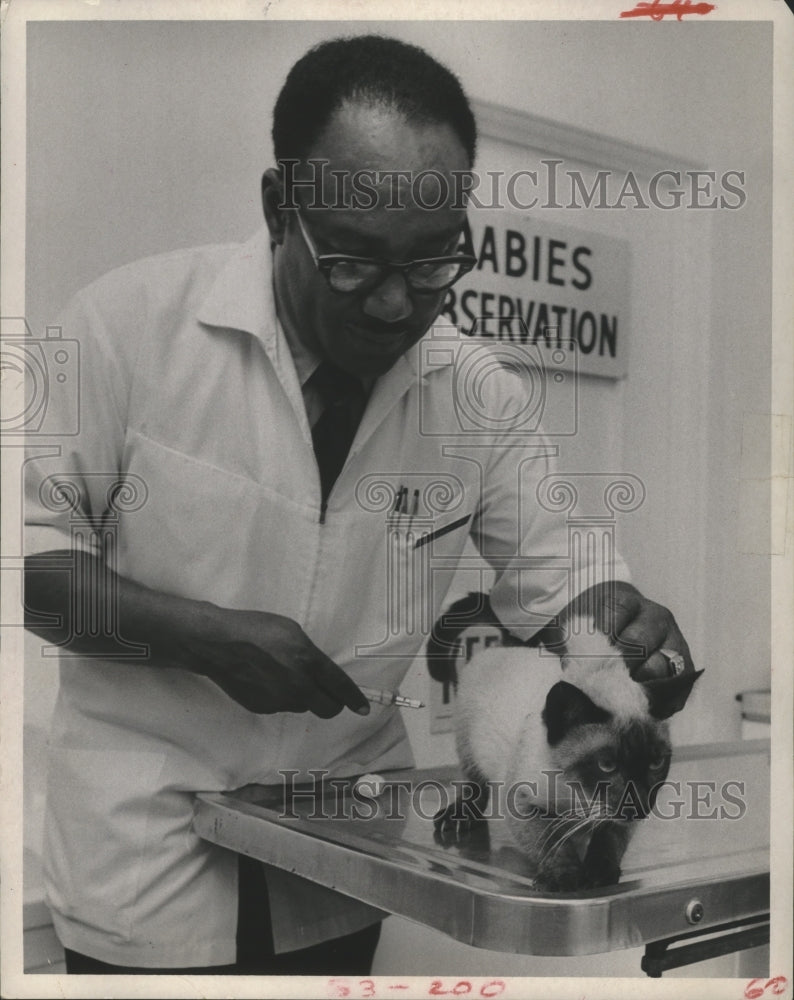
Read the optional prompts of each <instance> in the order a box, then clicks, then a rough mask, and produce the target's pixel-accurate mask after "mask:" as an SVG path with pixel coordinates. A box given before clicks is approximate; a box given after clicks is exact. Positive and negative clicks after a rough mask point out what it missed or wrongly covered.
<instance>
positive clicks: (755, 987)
mask: <svg viewBox="0 0 794 1000" xmlns="http://www.w3.org/2000/svg"><path fill="white" fill-rule="evenodd" d="M762 984H763V985H762ZM787 985H788V980H787V979H786V977H785V976H775V978H774V979H767V981H766V982H764V980H763V979H751V980H750V982H749V983H748V984H747V986H746V987H745V990H744V995H745V997H746V1000H758V997H762V996H763V995H764V994H765V993H766V992H767V991H769V992H770V993H771V994H772V995H773V996H776V997H779V996H781V995H782V994H783V993H785V992H786V986H787Z"/></svg>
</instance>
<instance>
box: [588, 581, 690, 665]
mask: <svg viewBox="0 0 794 1000" xmlns="http://www.w3.org/2000/svg"><path fill="white" fill-rule="evenodd" d="M604 591H605V592H604V594H603V596H602V601H601V604H602V614H603V615H604V620H603V624H602V623H601V622H598V624H599V628H602V629H603V631H604V632H606V633H607V634H608V635H611V636H614V637H615V639H616V640H617V644H618V646H619V648H620V649H621V651H622V652H623V655H624V657H625V659H626V662H627V663H628V665H629V670H630V671H631V676H632V677H633V678H634V680H635V681H640V682H644V681H656V680H663V679H666V678H669V677H670V676H671V670H670V660H669V658H668V657H667V656H665V654H664V653H662V652H661V650H662V649H667V650H671V651H673V652H675V653H679V654H680V655H681V656H682V657H683V660H684V673H693V672H694V670H695V665H694V663H693V662H692V657H691V655H690V653H689V646H688V645H687V643H686V640H685V639H684V637H683V635H682V634H681V630H680V629H679V627H678V625H677V624H676V621H675V618H673V615H672V613H671V612H670V611H669V610H668V609H667V608H665V607H664V606H663V605H661V604H656V603H655V602H654V601H649V600H648V598H647V597H643V595H642V594H641V593H640V592H639V591H638V590H637V589H636V588H635V587H632V586H631V585H630V584H627V583H620V582H617V581H615V582H613V583H611V584H606V585H604ZM610 591H611V593H610ZM596 621H598V618H596Z"/></svg>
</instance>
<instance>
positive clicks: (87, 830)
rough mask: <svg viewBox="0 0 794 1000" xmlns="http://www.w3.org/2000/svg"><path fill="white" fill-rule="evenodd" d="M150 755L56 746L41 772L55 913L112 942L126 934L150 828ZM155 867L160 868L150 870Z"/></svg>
mask: <svg viewBox="0 0 794 1000" xmlns="http://www.w3.org/2000/svg"><path fill="white" fill-rule="evenodd" d="M164 763H165V754H163V753H158V752H151V753H149V752H142V751H132V750H130V751H125V750H109V749H107V748H104V747H103V748H97V749H96V750H77V749H74V748H72V747H59V748H58V749H57V751H56V753H55V754H54V755H53V760H52V763H51V765H50V775H49V791H48V799H49V808H48V815H47V820H46V823H45V838H44V839H45V843H44V855H45V884H46V888H47V898H48V902H49V904H50V906H51V907H52V908H53V910H54V911H55V913H56V915H57V914H61V915H63V916H64V917H67V918H71V919H72V920H77V921H79V922H80V923H81V924H83V925H86V926H90V927H93V928H95V929H96V930H98V931H101V932H103V933H104V934H110V935H112V936H113V937H117V940H118V941H119V943H121V942H123V941H124V940H125V939H127V938H128V937H129V935H130V930H131V927H132V924H133V921H134V910H135V907H136V906H137V905H138V902H139V899H140V896H141V892H142V888H143V886H144V885H145V871H146V866H147V859H148V864H149V867H150V868H153V867H154V865H153V862H152V860H151V859H150V858H149V857H148V855H149V850H150V848H151V846H152V845H157V844H160V845H161V847H162V843H163V841H164V839H165V838H164V831H163V830H157V831H155V829H154V827H153V823H152V821H153V816H154V815H155V814H156V811H157V808H158V807H157V796H156V791H157V788H158V784H159V779H160V776H161V774H162V771H163V767H164ZM157 867H158V868H159V870H162V869H163V867H164V866H163V865H162V864H160V865H159V866H157Z"/></svg>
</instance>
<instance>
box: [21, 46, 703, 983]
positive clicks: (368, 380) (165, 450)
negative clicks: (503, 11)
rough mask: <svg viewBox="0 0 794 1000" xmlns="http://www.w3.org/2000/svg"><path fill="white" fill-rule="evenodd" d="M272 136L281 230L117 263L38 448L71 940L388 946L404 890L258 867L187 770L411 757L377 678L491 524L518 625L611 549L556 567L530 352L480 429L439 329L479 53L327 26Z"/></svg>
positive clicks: (486, 538)
mask: <svg viewBox="0 0 794 1000" xmlns="http://www.w3.org/2000/svg"><path fill="white" fill-rule="evenodd" d="M273 135H274V145H275V154H276V160H277V162H278V164H279V165H278V166H277V167H276V168H274V169H271V170H268V171H267V172H266V173H265V175H264V178H263V183H262V195H263V207H264V214H265V221H266V228H263V230H262V231H261V232H259V233H257V234H256V235H255V236H254V237H253V238H252V239H251V240H250V241H249V242H248V243H246V244H243V245H242V246H214V247H202V248H198V249H195V250H188V251H179V252H177V253H173V254H168V255H165V256H163V257H159V258H157V259H154V260H149V261H143V262H140V263H138V264H133V265H130V266H128V267H124V268H121V269H119V270H117V271H115V272H113V273H112V274H110V275H108V276H106V277H105V278H102V279H100V280H99V281H98V282H96V283H94V284H93V285H92V286H90V287H89V288H88V289H85V290H83V292H81V293H80V294H78V296H76V298H75V299H74V300H73V302H72V303H71V304H70V305H69V306H68V308H67V310H66V312H65V314H64V316H63V319H62V327H63V333H64V337H66V338H73V339H75V340H77V341H79V345H80V356H81V370H80V377H81V383H80V395H79V398H78V397H76V396H75V397H74V398H73V399H71V400H70V399H68V398H67V397H66V396H64V397H63V399H62V401H61V404H59V405H63V407H64V411H63V413H62V414H60V418H61V420H62V426H63V427H69V428H71V429H72V430H73V431H74V432H75V433H70V435H69V436H67V437H61V438H57V439H54V440H55V442H56V445H57V447H55V448H54V449H53V454H52V455H51V456H50V457H47V458H38V459H37V460H36V461H35V462H31V463H29V465H30V468H29V476H28V499H27V507H26V521H27V524H28V532H27V535H28V552H29V562H28V570H27V574H26V604H27V608H28V613H29V619H28V624H29V627H30V628H31V629H33V630H34V631H36V632H37V633H38V634H39V635H41V636H42V637H44V638H45V639H47V641H50V642H61V643H63V644H64V649H63V655H62V658H61V687H60V693H59V699H58V704H57V707H56V710H55V718H54V724H53V734H52V740H51V745H52V762H51V769H50V779H49V790H48V812H47V819H46V831H45V839H46V843H45V879H46V888H47V898H48V902H49V905H50V907H51V909H52V912H53V918H54V922H55V926H56V930H57V931H58V934H59V936H60V938H61V940H62V942H63V944H64V946H65V947H66V949H67V963H68V969H69V971H71V972H114V971H115V972H120V971H133V972H171V971H177V970H178V971H199V972H201V971H204V972H249V973H252V972H257V973H269V972H270V973H277V972H299V971H300V972H316V973H323V974H340V973H345V972H348V973H351V974H365V973H366V972H367V971H368V969H369V967H370V963H371V960H372V954H373V952H374V948H375V945H376V943H377V937H378V930H379V923H378V920H379V917H380V914H379V913H378V912H377V911H373V910H370V909H369V908H366V907H361V906H357V905H356V906H351V905H346V904H345V902H344V900H342V899H331V898H330V897H328V895H327V894H325V895H323V894H322V893H318V894H317V900H318V902H317V903H313V902H312V901H311V897H310V896H309V895H307V897H306V899H305V902H304V903H303V904H302V908H301V906H299V905H298V904H297V903H296V900H297V899H299V898H300V897H299V896H298V893H299V891H303V890H302V889H299V887H298V886H297V883H293V884H290V883H289V881H287V880H286V879H285V877H284V876H282V875H279V873H277V872H275V871H273V872H270V873H269V875H268V881H267V886H265V883H264V881H263V880H262V879H261V870H260V869H259V868H252V867H250V866H249V867H247V868H245V869H243V877H242V878H240V877H239V873H238V861H237V859H236V857H235V856H234V855H232V854H230V853H229V852H226V851H223V850H220V849H218V848H216V847H214V846H212V845H210V844H208V843H206V842H204V841H202V840H201V839H200V838H198V837H197V836H196V835H195V833H194V832H193V831H192V829H191V815H192V802H193V793H194V792H196V791H200V790H225V789H233V788H237V787H240V786H242V785H245V784H248V783H253V782H258V783H271V782H276V783H277V782H278V781H279V780H280V772H281V771H283V770H285V769H291V770H293V771H294V770H297V771H299V772H300V773H301V774H307V772H308V771H309V769H312V768H326V769H328V770H329V771H330V772H331V773H333V774H335V775H354V774H360V773H362V772H364V771H373V770H384V769H388V768H390V767H405V766H410V765H411V763H412V757H411V753H410V747H409V746H408V742H407V738H406V733H405V729H404V726H403V723H402V720H401V718H400V715H399V710H398V709H395V708H393V707H391V708H390V707H382V706H370V704H369V703H368V701H367V698H365V696H364V695H363V694H362V692H361V691H360V689H359V685H364V686H372V687H378V688H387V689H395V688H397V687H398V685H399V683H400V680H401V679H402V677H403V676H404V675H405V672H406V671H407V669H408V667H409V666H410V664H411V662H412V660H413V659H414V658H415V657H416V655H417V654H418V653H419V651H420V649H421V646H422V642H423V640H424V639H425V638H426V635H427V632H428V629H429V626H430V625H431V624H432V622H433V621H434V620H435V618H436V617H437V615H438V614H439V612H440V611H441V609H442V608H443V606H444V601H445V597H446V594H447V590H448V587H449V584H450V581H451V579H452V576H453V574H454V570H455V565H456V562H457V560H458V558H459V557H460V556H461V554H462V552H463V547H464V544H465V542H466V539H467V538H472V539H473V540H474V542H475V543H476V545H477V546H478V548H479V550H480V552H481V553H482V555H483V556H484V557H485V559H486V560H488V561H489V562H490V563H491V565H492V566H493V567H494V569H495V572H496V582H495V584H494V587H493V590H492V593H491V600H492V604H493V607H494V609H495V610H496V612H497V614H498V615H499V616H500V618H501V620H502V621H503V622H504V623H505V624H506V625H508V627H509V628H510V629H511V631H513V632H514V633H515V634H516V635H518V636H519V637H521V638H524V639H526V640H533V639H534V640H535V641H537V638H538V636H539V634H540V632H541V630H542V628H543V626H544V625H545V624H546V623H548V622H549V621H551V620H552V619H553V618H554V617H555V616H556V615H557V614H558V613H559V612H561V611H562V610H563V608H565V607H566V606H567V605H569V603H570V601H571V600H572V598H574V597H575V596H576V595H577V594H578V592H579V590H580V589H581V587H580V586H579V585H578V584H577V580H578V579H579V577H577V573H579V572H580V571H581V572H580V575H581V579H590V580H592V579H593V576H592V575H590V576H588V573H590V571H591V570H593V567H591V566H590V567H588V566H584V567H573V568H571V567H565V566H561V561H560V558H559V557H560V556H564V555H566V554H567V531H566V525H565V523H564V519H562V515H560V514H555V513H554V512H553V511H549V510H545V509H543V508H542V507H541V506H540V505H539V504H538V503H537V500H536V495H537V486H538V484H539V483H540V481H541V479H542V478H543V477H544V476H547V475H548V474H550V472H551V471H552V470H553V458H552V454H553V450H552V449H549V448H548V447H547V446H546V442H545V439H544V438H543V437H542V436H541V435H540V434H539V433H534V434H532V435H531V436H529V437H528V436H527V435H526V434H520V435H518V434H516V433H513V431H514V428H511V426H510V420H509V415H510V414H514V413H517V412H521V405H522V399H523V398H524V397H525V396H526V393H527V391H528V390H527V387H526V385H524V383H523V381H522V379H521V378H520V377H519V376H518V375H516V374H515V373H511V372H508V371H502V372H497V373H496V374H495V375H494V377H493V378H490V379H489V380H488V391H487V393H486V398H485V401H484V402H483V401H480V402H481V404H482V405H483V406H485V407H486V408H487V411H488V414H489V419H491V421H492V422H491V423H490V424H489V426H490V427H492V428H497V430H496V431H495V432H494V433H492V434H491V435H490V436H486V437H482V436H481V435H480V436H478V437H477V439H476V447H470V448H468V449H467V446H466V445H467V439H466V435H465V433H464V431H463V430H462V427H461V423H460V414H459V413H458V412H457V410H456V406H455V398H456V392H457V391H458V389H459V386H458V385H457V382H456V377H457V375H458V372H459V357H460V355H459V350H460V344H459V342H458V341H459V338H458V339H456V335H455V332H454V331H453V330H450V329H448V328H447V329H446V331H445V330H444V328H438V329H436V328H434V330H433V340H432V343H431V346H434V345H435V346H436V347H437V346H438V343H441V345H442V347H444V350H442V351H439V350H434V351H429V350H428V349H427V348H428V344H429V343H430V339H429V338H430V334H429V333H428V331H430V330H431V327H433V325H434V321H436V319H437V317H438V314H439V312H440V310H441V308H442V304H443V301H444V297H445V293H446V289H447V288H448V287H450V286H451V284H453V283H454V281H455V280H457V278H458V277H459V276H460V275H461V274H463V273H465V270H466V269H467V268H470V267H471V266H473V263H474V262H473V261H472V260H469V259H468V258H467V257H466V256H465V255H464V254H461V253H460V252H459V245H460V242H461V233H462V232H463V230H464V224H465V199H461V197H460V190H461V188H460V183H459V178H460V177H461V176H463V175H465V173H466V172H467V171H469V170H470V169H471V167H472V164H473V160H474V153H475V145H476V130H475V125H474V119H473V116H472V113H471V110H470V108H469V105H468V102H467V101H466V98H465V96H464V95H463V92H462V91H461V89H460V85H459V84H458V81H457V80H456V79H455V78H454V77H453V76H452V75H451V74H450V73H448V71H446V70H445V69H444V68H443V67H441V66H439V65H438V64H437V63H436V62H435V61H434V60H432V59H431V58H430V57H429V56H427V55H426V54H425V53H423V52H422V51H421V50H418V49H415V48H413V47H411V46H406V45H404V44H402V43H399V42H396V41H392V40H388V39H381V38H373V37H368V38H358V39H352V40H343V41H338V42H332V43H327V44H325V45H323V46H320V47H319V48H318V49H316V50H313V51H312V52H311V53H309V54H308V55H307V56H305V57H304V58H303V59H302V60H300V61H299V63H297V64H296V66H295V67H294V68H293V70H292V71H291V73H290V75H289V77H288V80H287V82H286V84H285V86H284V88H283V90H282V93H281V96H280V98H279V101H278V103H277V106H276V109H275V114H274V129H273ZM310 161H314V162H310ZM319 162H321V163H322V164H323V166H322V168H321V169H320V171H319V173H318V163H319ZM362 171H364V173H362ZM428 172H431V173H432V174H433V175H434V176H435V178H436V183H437V184H438V185H439V187H438V190H439V191H441V192H442V193H443V192H444V191H445V190H446V196H444V197H441V198H438V197H437V196H436V194H435V193H434V192H432V191H431V189H432V178H431V173H428ZM419 176H424V177H425V180H427V179H428V178H431V180H430V182H428V183H427V184H424V182H423V186H422V187H421V188H420V187H417V186H416V185H415V183H414V182H415V180H416V178H417V177H419ZM428 202H433V207H432V208H430V207H428ZM439 330H440V334H441V335H440V339H439V335H438V331H439ZM69 407H72V409H71V410H69ZM329 417H330V418H331V419H330V422H329V419H328V418H329ZM345 429H347V430H348V431H349V432H350V433H349V435H346V434H345ZM350 438H352V443H351V441H350V440H349V439H350ZM340 441H341V445H340ZM119 484H122V485H121V486H119ZM395 516H396V518H397V522H398V523H397V530H396V531H395V530H393V529H394V524H395ZM412 519H414V520H413V521H412ZM390 526H391V527H390ZM420 529H421V530H422V531H424V532H425V533H426V534H427V535H428V536H432V544H430V543H428V544H425V545H423V546H421V547H420V548H417V547H416V546H415V542H416V539H417V537H418V536H417V534H416V532H417V531H418V530H420ZM412 532H413V533H412ZM417 553H419V555H417ZM533 554H541V555H546V556H549V557H550V560H549V564H548V566H547V567H545V568H541V569H535V570H532V569H531V568H527V564H526V562H522V559H523V557H525V556H527V555H533ZM563 561H564V560H563ZM401 566H402V567H404V568H405V569H406V571H408V570H410V572H411V573H413V574H414V575H413V577H411V579H412V581H413V583H412V585H411V586H410V587H408V588H405V587H404V585H402V584H401V585H400V586H401V587H402V589H401V590H400V592H399V594H396V592H395V587H397V586H398V584H397V583H396V582H395V581H396V580H402V581H404V580H405V579H406V578H407V577H406V575H405V573H403V574H402V575H401V574H400V572H395V567H396V568H397V569H399V567H401ZM597 569H598V572H599V573H600V576H598V577H596V578H597V579H602V580H605V579H606V578H607V577H608V578H610V580H611V583H610V585H609V586H607V585H606V584H601V585H599V586H598V587H597V588H596V590H595V591H592V592H591V597H592V599H593V600H592V604H593V607H594V608H595V609H596V611H597V614H598V620H599V622H600V623H601V625H602V627H604V628H610V629H613V630H614V634H615V635H617V636H618V637H619V638H620V640H621V641H623V642H627V643H635V644H637V643H639V644H640V645H641V646H642V647H644V649H645V650H646V654H647V655H646V657H645V659H644V663H642V665H641V666H640V667H639V669H638V671H637V675H636V676H637V677H638V678H645V679H648V678H651V679H652V678H655V677H662V676H664V674H665V671H666V670H667V667H668V658H667V657H666V656H665V655H662V654H661V653H660V652H659V650H660V649H662V648H666V649H671V650H674V651H677V652H678V653H680V654H681V656H682V657H683V658H684V660H685V663H686V669H687V671H688V672H691V671H692V664H691V661H690V658H689V651H688V649H687V646H686V643H685V641H684V639H683V637H682V636H681V634H680V632H679V630H678V628H677V626H676V625H675V622H674V620H673V618H672V616H671V615H670V613H669V612H668V611H667V610H666V609H665V608H663V607H661V606H659V605H657V604H655V603H653V602H651V601H648V600H646V599H645V598H644V597H642V596H641V595H640V594H639V593H638V592H637V591H636V590H635V589H634V588H633V587H632V586H631V585H630V584H629V583H628V582H627V581H628V574H627V571H626V569H625V567H624V565H623V564H622V562H620V560H619V558H618V557H617V556H616V557H615V561H614V564H613V565H612V566H610V567H607V568H605V567H603V566H601V567H597ZM396 597H398V598H399V599H398V600H397V601H396V606H397V607H396V611H395V598H396ZM48 613H49V614H53V613H54V614H56V615H59V616H60V619H61V626H60V627H54V626H52V625H51V624H50V623H48V622H46V621H45V620H44V619H42V617H41V615H42V614H45V615H46V614H48ZM87 615H88V616H90V615H93V616H94V617H93V620H92V622H91V623H90V624H87V622H86V616H87ZM240 864H243V862H240ZM238 883H239V885H240V892H238ZM296 910H297V911H298V912H299V916H298V917H296V916H295V914H296Z"/></svg>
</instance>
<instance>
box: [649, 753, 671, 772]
mask: <svg viewBox="0 0 794 1000" xmlns="http://www.w3.org/2000/svg"><path fill="white" fill-rule="evenodd" d="M666 763H667V757H666V756H663V757H656V758H654V760H652V761H651V762H650V763H649V764H648V768H649V770H651V771H661V769H662V768H663V767H664V766H665V764H666Z"/></svg>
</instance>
